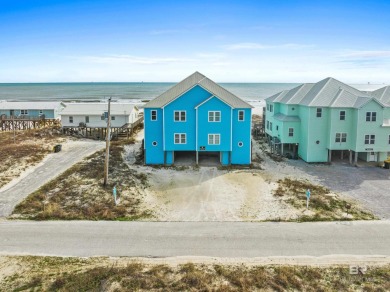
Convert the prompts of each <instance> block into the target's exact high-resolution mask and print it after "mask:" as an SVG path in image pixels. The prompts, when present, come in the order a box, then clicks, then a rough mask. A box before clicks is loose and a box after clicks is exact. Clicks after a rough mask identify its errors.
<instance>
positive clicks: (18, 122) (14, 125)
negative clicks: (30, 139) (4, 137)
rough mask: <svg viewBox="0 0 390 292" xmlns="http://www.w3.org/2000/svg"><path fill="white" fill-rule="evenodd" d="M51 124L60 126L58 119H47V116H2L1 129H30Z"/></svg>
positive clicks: (0, 120)
mask: <svg viewBox="0 0 390 292" xmlns="http://www.w3.org/2000/svg"><path fill="white" fill-rule="evenodd" d="M49 126H60V121H59V120H57V119H46V118H45V116H41V117H30V116H6V115H2V116H0V131H3V132H5V131H14V130H17V131H19V130H30V129H39V128H44V127H49Z"/></svg>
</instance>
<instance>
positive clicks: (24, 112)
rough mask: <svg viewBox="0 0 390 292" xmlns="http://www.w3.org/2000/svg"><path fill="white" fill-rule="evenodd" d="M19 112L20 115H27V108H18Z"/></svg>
mask: <svg viewBox="0 0 390 292" xmlns="http://www.w3.org/2000/svg"><path fill="white" fill-rule="evenodd" d="M20 114H21V115H22V116H27V115H28V110H20Z"/></svg>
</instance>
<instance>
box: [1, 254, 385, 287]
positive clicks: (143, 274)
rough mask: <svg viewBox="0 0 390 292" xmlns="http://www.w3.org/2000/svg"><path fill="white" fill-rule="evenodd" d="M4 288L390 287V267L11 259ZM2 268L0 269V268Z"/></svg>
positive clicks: (53, 258)
mask: <svg viewBox="0 0 390 292" xmlns="http://www.w3.org/2000/svg"><path fill="white" fill-rule="evenodd" d="M7 260H8V261H9V265H8V267H10V266H11V267H12V265H13V266H15V267H16V266H17V267H22V268H19V269H15V271H14V273H12V274H10V275H8V276H7V277H6V278H5V279H3V281H2V288H3V289H5V290H4V291H26V290H27V291H389V289H390V266H388V265H387V266H382V267H380V266H376V267H368V270H367V272H366V274H364V275H351V274H350V273H349V267H348V266H335V267H311V266H276V265H266V266H259V265H255V266H247V265H245V264H237V265H222V264H214V265H210V264H208V265H205V264H193V263H187V264H182V265H167V264H144V263H141V262H135V261H132V260H131V259H125V258H122V259H121V260H120V261H119V263H117V262H115V261H112V260H108V259H107V258H89V259H78V258H56V257H8V258H7ZM0 271H1V270H0Z"/></svg>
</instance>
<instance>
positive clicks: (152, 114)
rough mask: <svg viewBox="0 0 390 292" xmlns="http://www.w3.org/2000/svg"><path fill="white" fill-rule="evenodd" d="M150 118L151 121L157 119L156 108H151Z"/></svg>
mask: <svg viewBox="0 0 390 292" xmlns="http://www.w3.org/2000/svg"><path fill="white" fill-rule="evenodd" d="M150 120H151V121H157V111H156V110H151V111H150Z"/></svg>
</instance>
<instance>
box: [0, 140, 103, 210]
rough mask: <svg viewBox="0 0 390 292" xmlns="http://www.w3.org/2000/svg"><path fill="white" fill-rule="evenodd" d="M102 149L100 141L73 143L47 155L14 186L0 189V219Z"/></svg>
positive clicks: (9, 185) (10, 185) (11, 184)
mask: <svg viewBox="0 0 390 292" xmlns="http://www.w3.org/2000/svg"><path fill="white" fill-rule="evenodd" d="M104 147H105V143H104V142H101V141H92V140H91V141H73V142H71V143H69V144H66V145H64V146H63V147H62V151H61V152H58V153H52V154H49V155H48V156H47V157H46V158H45V159H44V160H43V162H42V163H40V164H39V166H38V167H35V168H34V170H33V171H30V172H29V173H28V174H27V175H26V176H24V177H23V178H22V179H20V180H18V182H17V183H16V184H14V183H13V182H11V183H10V184H8V185H5V186H4V187H3V188H1V189H0V217H7V216H9V215H11V213H12V211H13V209H14V208H15V206H16V205H17V204H18V203H19V202H20V201H21V200H23V199H24V198H25V197H27V196H28V195H29V194H30V193H32V192H34V191H35V190H37V189H38V188H40V187H41V186H43V185H44V184H45V183H47V182H49V181H50V180H52V179H53V178H55V177H56V176H58V175H59V174H61V173H63V172H64V171H65V170H67V169H68V168H69V167H71V166H72V165H73V164H75V163H77V162H79V161H81V160H82V159H83V158H84V157H86V156H88V155H90V154H92V153H94V152H96V151H97V150H100V149H102V148H104Z"/></svg>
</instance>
